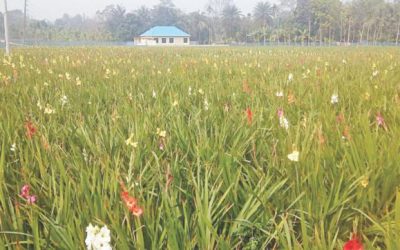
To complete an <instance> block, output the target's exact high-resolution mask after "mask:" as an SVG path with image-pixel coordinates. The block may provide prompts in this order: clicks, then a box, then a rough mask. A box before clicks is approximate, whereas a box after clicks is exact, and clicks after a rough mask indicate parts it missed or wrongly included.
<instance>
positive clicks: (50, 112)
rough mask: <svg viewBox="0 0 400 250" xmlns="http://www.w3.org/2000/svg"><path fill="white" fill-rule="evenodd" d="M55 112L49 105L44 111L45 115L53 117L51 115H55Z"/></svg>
mask: <svg viewBox="0 0 400 250" xmlns="http://www.w3.org/2000/svg"><path fill="white" fill-rule="evenodd" d="M55 112H56V110H55V109H53V107H51V105H50V104H47V105H46V108H45V109H44V113H45V114H46V115H51V114H54V113H55Z"/></svg>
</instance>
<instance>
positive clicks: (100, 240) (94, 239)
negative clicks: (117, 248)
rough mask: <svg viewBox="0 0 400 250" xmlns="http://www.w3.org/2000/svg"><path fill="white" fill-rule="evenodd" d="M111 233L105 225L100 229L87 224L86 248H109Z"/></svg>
mask: <svg viewBox="0 0 400 250" xmlns="http://www.w3.org/2000/svg"><path fill="white" fill-rule="evenodd" d="M110 241H111V233H110V230H109V229H108V228H107V226H104V227H102V228H101V229H100V228H99V227H98V226H93V225H92V224H89V226H88V227H87V228H86V240H85V244H86V247H87V249H88V250H111V249H112V248H111V245H110Z"/></svg>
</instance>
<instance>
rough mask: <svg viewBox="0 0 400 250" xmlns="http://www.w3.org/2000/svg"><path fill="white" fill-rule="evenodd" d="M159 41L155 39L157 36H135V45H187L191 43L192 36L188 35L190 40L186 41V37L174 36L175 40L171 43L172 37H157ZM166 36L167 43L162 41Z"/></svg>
mask: <svg viewBox="0 0 400 250" xmlns="http://www.w3.org/2000/svg"><path fill="white" fill-rule="evenodd" d="M157 38H158V43H156V41H155V37H137V38H135V45H157V46H174V45H179V46H185V45H190V38H189V37H187V40H188V42H187V43H184V37H173V39H174V42H173V43H170V42H169V39H170V37H157ZM163 38H165V39H166V41H165V43H162V39H163Z"/></svg>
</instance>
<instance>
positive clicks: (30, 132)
mask: <svg viewBox="0 0 400 250" xmlns="http://www.w3.org/2000/svg"><path fill="white" fill-rule="evenodd" d="M25 131H26V137H28V139H32V137H33V136H34V135H35V133H36V131H37V129H36V127H35V126H34V125H33V123H32V122H31V121H28V122H26V123H25Z"/></svg>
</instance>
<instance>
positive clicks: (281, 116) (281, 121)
mask: <svg viewBox="0 0 400 250" xmlns="http://www.w3.org/2000/svg"><path fill="white" fill-rule="evenodd" d="M277 114H278V118H279V126H281V127H282V128H285V129H286V130H288V129H289V121H288V119H286V117H285V114H284V112H283V109H281V108H280V109H278V111H277Z"/></svg>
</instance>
